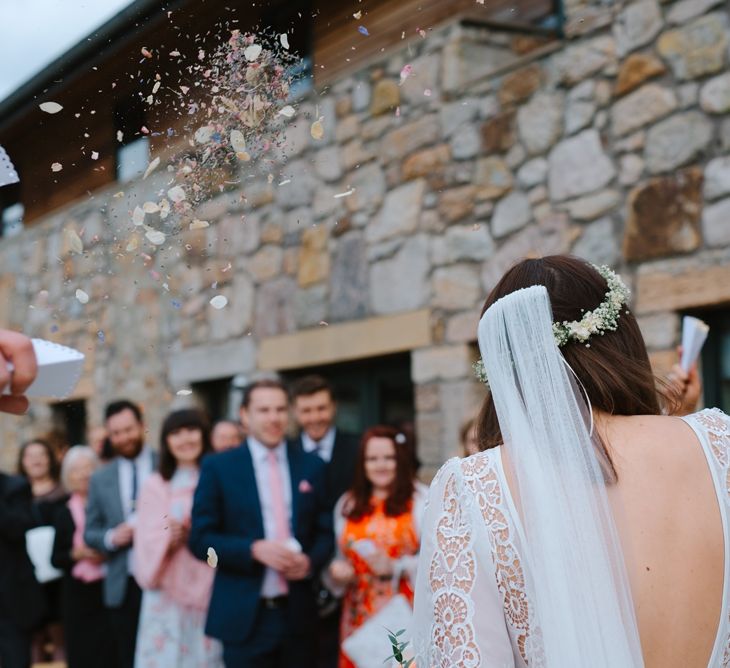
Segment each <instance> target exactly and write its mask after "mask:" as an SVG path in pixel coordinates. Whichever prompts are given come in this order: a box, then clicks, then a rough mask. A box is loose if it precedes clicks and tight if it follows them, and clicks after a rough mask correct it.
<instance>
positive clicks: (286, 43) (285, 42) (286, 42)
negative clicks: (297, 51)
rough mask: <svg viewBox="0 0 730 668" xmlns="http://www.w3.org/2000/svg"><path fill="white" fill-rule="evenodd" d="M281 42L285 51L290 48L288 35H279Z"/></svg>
mask: <svg viewBox="0 0 730 668" xmlns="http://www.w3.org/2000/svg"><path fill="white" fill-rule="evenodd" d="M279 41H280V42H281V45H282V46H283V47H284V48H285V49H288V48H289V36H288V35H287V34H286V33H282V34H281V35H279Z"/></svg>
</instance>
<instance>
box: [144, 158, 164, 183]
mask: <svg viewBox="0 0 730 668" xmlns="http://www.w3.org/2000/svg"><path fill="white" fill-rule="evenodd" d="M159 166H160V158H159V156H158V157H157V158H155V159H154V160H152V161H151V162H150V164H149V165H147V169H145V170H144V174H143V175H142V180H144V179H146V178H147V177H148V176H149V175H150V174H152V172H154V171H155V170H156V169H157V168H158V167H159Z"/></svg>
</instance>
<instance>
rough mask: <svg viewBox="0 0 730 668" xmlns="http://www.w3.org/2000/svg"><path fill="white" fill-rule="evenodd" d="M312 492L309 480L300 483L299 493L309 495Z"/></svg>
mask: <svg viewBox="0 0 730 668" xmlns="http://www.w3.org/2000/svg"><path fill="white" fill-rule="evenodd" d="M311 491H312V485H310V484H309V480H302V481H301V482H300V483H299V492H300V493H301V494H309V492H311Z"/></svg>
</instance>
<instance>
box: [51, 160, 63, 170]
mask: <svg viewBox="0 0 730 668" xmlns="http://www.w3.org/2000/svg"><path fill="white" fill-rule="evenodd" d="M62 169H63V165H62V164H61V163H60V162H54V163H53V164H52V165H51V171H52V172H60V171H61V170H62Z"/></svg>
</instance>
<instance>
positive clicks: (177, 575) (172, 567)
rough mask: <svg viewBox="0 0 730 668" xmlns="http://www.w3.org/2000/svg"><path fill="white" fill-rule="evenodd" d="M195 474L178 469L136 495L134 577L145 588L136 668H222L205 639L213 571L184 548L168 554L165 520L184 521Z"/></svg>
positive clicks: (215, 648) (217, 649)
mask: <svg viewBox="0 0 730 668" xmlns="http://www.w3.org/2000/svg"><path fill="white" fill-rule="evenodd" d="M197 481H198V471H197V470H190V469H178V470H177V471H176V472H175V474H174V475H173V477H172V480H170V481H169V482H166V481H164V480H163V479H162V478H161V477H160V476H159V474H154V475H153V476H151V478H150V479H149V480H148V481H147V482H146V483H145V486H144V487H143V489H142V493H141V495H140V501H139V507H138V513H137V514H138V518H137V527H136V529H135V577H136V578H137V582H138V583H139V585H140V586H141V587H142V588H143V589H144V592H143V595H142V607H141V611H140V619H139V631H138V635H137V647H136V655H135V660H134V666H135V668H223V657H222V647H221V644H220V643H219V642H218V641H217V640H214V639H213V638H209V637H207V636H206V635H205V631H204V629H205V620H206V616H207V608H208V602H209V600H210V591H211V588H212V585H213V575H214V572H213V569H212V568H210V567H209V566H208V565H207V564H206V563H205V562H202V561H198V560H197V559H195V557H194V556H193V555H192V554H191V553H190V551H189V550H188V548H187V547H185V546H183V547H181V548H179V549H178V550H177V551H176V552H175V553H174V554H173V555H170V554H168V553H167V550H168V544H169V538H168V536H169V532H167V531H166V529H165V527H166V525H167V523H168V520H167V518H168V517H172V518H174V519H175V520H177V521H187V520H188V519H189V517H190V512H191V508H192V504H193V493H194V491H195V485H196V484H197Z"/></svg>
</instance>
